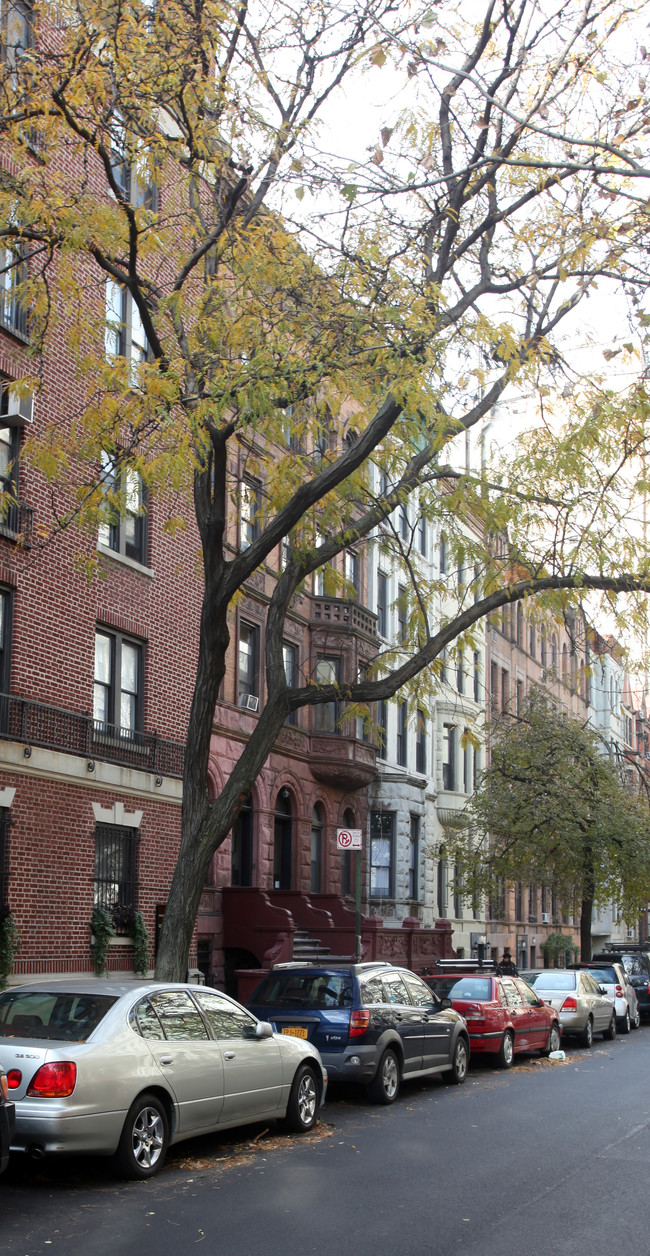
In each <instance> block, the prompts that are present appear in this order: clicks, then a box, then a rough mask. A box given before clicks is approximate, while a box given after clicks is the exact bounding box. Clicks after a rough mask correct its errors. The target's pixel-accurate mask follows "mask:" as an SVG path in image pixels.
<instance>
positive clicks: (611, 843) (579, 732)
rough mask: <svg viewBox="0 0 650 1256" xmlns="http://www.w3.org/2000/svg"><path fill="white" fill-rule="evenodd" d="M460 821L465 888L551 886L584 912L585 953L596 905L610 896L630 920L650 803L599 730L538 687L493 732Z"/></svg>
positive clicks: (647, 865)
mask: <svg viewBox="0 0 650 1256" xmlns="http://www.w3.org/2000/svg"><path fill="white" fill-rule="evenodd" d="M467 815H468V819H470V820H471V823H470V825H469V826H468V827H467V828H465V829H462V830H458V831H457V833H456V834H455V835H454V836H455V841H454V853H455V855H456V858H457V859H458V861H459V863H460V865H461V867H462V880H463V887H464V889H465V892H466V893H468V894H469V895H470V896H476V895H477V894H483V893H487V894H490V893H491V892H492V891H493V888H494V882H495V878H497V877H500V878H502V879H503V880H504V881H506V882H508V883H510V884H512V883H513V882H514V881H523V882H525V883H528V884H532V885H537V886H538V885H545V886H547V887H550V888H551V889H552V891H553V893H554V894H556V895H557V899H558V902H559V904H560V905H561V910H562V911H563V912H566V913H567V914H568V915H573V914H575V915H579V916H580V942H581V952H582V959H583V960H589V959H591V922H592V910H593V908H594V907H603V906H606V905H607V904H609V903H612V902H615V903H616V904H617V906H618V910H619V912H620V914H621V917H622V919H623V920H628V921H630V922H632V921H634V920H635V919H636V918H637V917H638V916H639V914H640V912H641V909H642V907H644V906H645V904H646V902H647V897H648V885H649V884H650V840H649V839H650V810H649V809H648V804H647V799H646V797H645V795H643V796H641V795H639V794H637V793H635V792H634V791H633V790H632V789H631V787H630V785H629V783H626V782H625V781H624V780H623V779H622V777H621V773H620V769H619V766H618V765H617V764H616V763H615V762H613V761H612V760H611V759H610V758H608V756H607V754H606V752H605V748H604V746H603V744H602V743H601V742H600V740H599V738H598V736H597V734H596V733H595V732H594V731H593V730H592V729H591V728H589V727H588V726H587V725H586V724H585V723H584V722H583V721H580V720H579V719H576V718H575V717H573V716H570V715H567V714H566V713H565V712H564V711H562V710H560V709H559V708H558V706H557V705H555V704H554V702H553V701H552V700H551V699H550V697H549V696H548V694H547V693H546V692H545V691H544V690H543V689H541V688H537V689H533V690H531V691H530V693H529V694H528V696H527V697H526V698H525V699H524V702H523V704H522V708H521V710H520V712H519V714H517V715H514V714H508V713H506V714H504V715H502V716H501V717H499V719H498V720H497V721H496V723H495V724H494V726H493V730H492V733H491V736H490V763H489V766H488V767H487V768H486V770H485V772H484V774H483V778H482V780H481V782H480V785H479V788H478V789H477V791H476V793H475V794H474V796H473V797H472V799H471V801H470V803H469V805H468V810H467Z"/></svg>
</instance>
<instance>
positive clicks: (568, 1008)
mask: <svg viewBox="0 0 650 1256" xmlns="http://www.w3.org/2000/svg"><path fill="white" fill-rule="evenodd" d="M577 1010H578V1004H577V1002H576V1000H575V999H572V998H571V997H569V998H568V999H565V1000H564V1003H563V1004H562V1007H561V1008H560V1011H561V1012H577Z"/></svg>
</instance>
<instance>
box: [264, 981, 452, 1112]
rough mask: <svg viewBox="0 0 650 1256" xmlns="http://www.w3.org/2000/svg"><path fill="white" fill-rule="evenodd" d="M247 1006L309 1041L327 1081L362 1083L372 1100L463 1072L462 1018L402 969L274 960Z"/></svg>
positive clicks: (389, 1100)
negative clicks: (419, 1080) (405, 1085)
mask: <svg viewBox="0 0 650 1256" xmlns="http://www.w3.org/2000/svg"><path fill="white" fill-rule="evenodd" d="M248 1007H249V1008H250V1010H251V1012H253V1013H254V1014H255V1016H258V1017H259V1018H260V1020H266V1021H270V1022H271V1024H272V1025H273V1028H274V1029H275V1030H276V1032H277V1033H280V1034H291V1035H292V1036H294V1037H296V1038H305V1039H306V1040H307V1041H308V1042H311V1044H312V1045H313V1046H314V1047H317V1048H318V1050H319V1052H320V1054H321V1056H322V1059H323V1063H324V1065H325V1067H326V1068H327V1071H328V1075H329V1079H330V1081H333V1082H340V1081H349V1082H360V1083H361V1084H363V1085H366V1086H367V1088H368V1094H369V1096H370V1098H371V1099H372V1100H373V1101H374V1102H375V1103H392V1102H393V1100H394V1099H396V1097H397V1092H398V1090H399V1087H400V1082H401V1080H402V1078H404V1079H405V1080H406V1079H408V1078H411V1077H430V1076H432V1075H433V1074H435V1073H440V1074H442V1075H443V1077H444V1078H445V1079H448V1080H449V1081H453V1082H458V1083H460V1082H464V1081H465V1077H466V1076H467V1066H468V1064H469V1036H468V1034H467V1029H466V1027H465V1021H464V1020H463V1018H462V1016H459V1014H458V1012H455V1011H454V1010H453V1008H452V1007H451V1003H450V1001H449V999H444V1000H442V1001H441V1000H440V999H438V998H437V997H436V995H435V994H434V993H433V992H432V991H431V990H430V989H429V987H428V986H427V985H425V983H424V982H423V981H421V980H420V978H419V977H417V976H416V975H415V973H412V972H410V971H409V970H408V969H406V968H395V967H393V965H392V964H380V963H367V964H345V963H337V962H336V961H335V962H333V963H327V961H325V960H324V961H323V962H322V963H321V964H318V963H315V964H301V963H291V964H276V965H275V967H274V968H272V969H271V970H270V972H269V973H268V975H267V976H266V977H264V979H263V981H261V982H260V984H259V985H258V987H257V989H256V990H255V991H254V992H253V995H252V997H251V999H250V1001H249V1004H248Z"/></svg>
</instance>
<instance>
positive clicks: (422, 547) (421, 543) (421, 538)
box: [418, 508, 427, 558]
mask: <svg viewBox="0 0 650 1256" xmlns="http://www.w3.org/2000/svg"><path fill="white" fill-rule="evenodd" d="M418 549H419V551H420V553H421V554H422V557H423V558H426V556H427V521H426V518H425V517H424V515H423V514H422V513H421V508H420V518H419V519H418Z"/></svg>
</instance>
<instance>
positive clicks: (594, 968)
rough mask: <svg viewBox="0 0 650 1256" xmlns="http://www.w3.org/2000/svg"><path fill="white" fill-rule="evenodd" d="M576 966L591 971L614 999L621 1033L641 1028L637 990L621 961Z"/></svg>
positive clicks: (598, 983)
mask: <svg viewBox="0 0 650 1256" xmlns="http://www.w3.org/2000/svg"><path fill="white" fill-rule="evenodd" d="M572 967H573V965H572ZM575 967H576V968H582V969H583V970H584V971H585V972H588V973H591V975H592V977H593V979H594V981H595V982H596V984H597V985H599V986H602V988H603V990H604V991H605V994H606V995H607V996H608V998H610V999H612V1000H613V1002H614V1007H615V1008H616V1026H617V1028H618V1032H619V1033H621V1034H629V1032H630V1030H631V1029H638V1028H639V1025H640V1024H641V1013H640V1011H639V1002H638V999H637V997H636V991H635V989H634V986H633V985H632V984H631V982H630V980H629V978H628V977H627V974H626V972H625V969H624V967H623V965H622V964H621V963H619V962H618V961H617V962H616V963H610V962H605V960H601V962H600V963H594V962H593V961H592V963H591V964H576V965H575Z"/></svg>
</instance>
